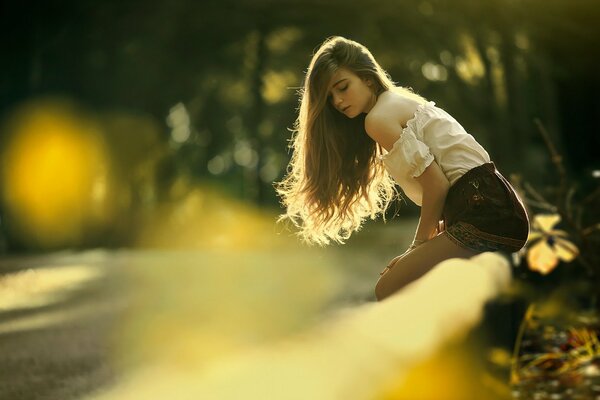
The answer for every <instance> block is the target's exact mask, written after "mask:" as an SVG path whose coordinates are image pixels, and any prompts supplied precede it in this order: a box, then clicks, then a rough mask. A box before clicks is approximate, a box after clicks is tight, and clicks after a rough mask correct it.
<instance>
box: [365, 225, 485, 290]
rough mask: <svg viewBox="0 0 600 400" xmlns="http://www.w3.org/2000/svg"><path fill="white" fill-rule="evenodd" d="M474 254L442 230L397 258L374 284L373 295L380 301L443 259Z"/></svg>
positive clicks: (469, 256) (468, 256) (466, 256)
mask: <svg viewBox="0 0 600 400" xmlns="http://www.w3.org/2000/svg"><path fill="white" fill-rule="evenodd" d="M476 254H478V252H475V251H473V250H469V249H466V248H464V247H462V246H459V245H457V244H456V243H454V242H453V241H452V240H451V239H450V238H449V237H448V234H447V233H446V232H442V233H441V234H439V235H437V236H436V237H434V238H433V239H431V240H428V241H427V242H425V243H423V244H422V245H420V246H419V247H417V248H416V249H414V250H413V251H411V252H410V253H408V254H407V255H406V256H404V257H402V258H401V259H399V260H397V261H396V263H395V264H394V265H393V266H392V267H391V269H389V270H388V271H387V272H386V273H385V274H383V275H382V276H381V277H380V278H379V281H378V282H377V284H376V285H375V296H376V297H377V300H378V301H381V300H383V299H384V298H386V297H388V296H390V295H391V294H393V293H395V292H396V291H398V290H400V289H402V288H403V287H404V286H406V285H408V284H409V283H411V282H413V281H415V280H416V279H418V278H420V277H421V276H423V275H425V274H426V273H427V272H429V271H430V270H431V269H432V268H433V267H435V266H436V265H437V264H439V263H440V262H442V261H444V260H447V259H449V258H471V257H473V256H474V255H476Z"/></svg>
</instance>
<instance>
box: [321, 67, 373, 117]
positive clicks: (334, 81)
mask: <svg viewBox="0 0 600 400" xmlns="http://www.w3.org/2000/svg"><path fill="white" fill-rule="evenodd" d="M370 85H371V84H370V82H367V81H365V80H363V79H361V78H360V77H359V76H358V75H356V74H355V73H353V72H351V71H350V70H348V69H346V68H339V69H338V70H337V72H336V73H335V74H333V77H332V78H331V81H330V83H329V101H330V102H331V104H332V105H333V107H334V108H335V109H336V110H338V111H339V112H341V113H342V114H344V115H345V116H347V117H348V118H354V117H356V116H357V115H359V114H362V113H368V112H369V111H370V110H371V108H373V106H374V105H375V102H376V100H377V97H376V96H375V93H374V92H373V90H372V89H371V86H370Z"/></svg>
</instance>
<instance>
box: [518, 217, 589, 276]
mask: <svg viewBox="0 0 600 400" xmlns="http://www.w3.org/2000/svg"><path fill="white" fill-rule="evenodd" d="M559 222H560V215H558V214H538V215H536V216H535V217H534V219H533V227H532V228H533V229H532V231H531V232H530V233H529V237H528V238H527V243H528V245H529V246H528V251H527V263H528V264H529V268H530V269H531V270H533V271H538V272H540V273H541V274H542V275H546V274H548V273H549V272H551V271H552V270H553V269H554V268H555V267H556V265H557V264H558V260H559V259H560V260H562V261H565V262H570V261H573V260H574V259H575V257H577V255H578V254H579V249H578V248H577V246H575V245H574V244H573V243H572V242H570V241H569V240H567V239H565V238H566V237H567V236H568V234H567V232H565V231H563V230H560V229H554V226H555V225H557V224H558V223H559ZM533 242H537V243H536V244H534V245H532V244H533Z"/></svg>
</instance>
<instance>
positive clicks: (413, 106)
mask: <svg viewBox="0 0 600 400" xmlns="http://www.w3.org/2000/svg"><path fill="white" fill-rule="evenodd" d="M419 104H420V103H419V102H418V101H416V100H414V99H411V98H408V97H405V96H402V95H401V94H399V93H396V92H393V91H390V90H388V91H385V92H383V93H381V94H380V95H379V97H378V98H377V103H375V106H373V109H372V110H371V111H370V112H369V115H371V114H373V115H372V117H375V118H391V119H393V120H396V121H398V122H399V123H400V125H402V126H406V121H408V120H409V119H411V118H412V117H413V116H414V114H415V112H416V111H417V107H418V106H419ZM369 115H367V117H369Z"/></svg>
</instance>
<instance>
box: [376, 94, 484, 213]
mask: <svg viewBox="0 0 600 400" xmlns="http://www.w3.org/2000/svg"><path fill="white" fill-rule="evenodd" d="M380 160H381V162H383V164H384V165H385V168H386V170H387V171H388V173H389V174H390V175H391V176H392V178H393V179H394V181H395V182H396V183H397V184H398V185H399V186H400V187H401V188H402V191H403V192H404V194H405V195H406V196H407V197H408V198H409V199H410V200H411V201H412V202H413V203H415V204H416V205H418V206H420V205H421V204H422V197H423V191H422V189H421V185H420V184H419V182H417V180H416V179H414V178H415V177H417V176H419V175H421V174H422V173H423V171H424V170H425V168H427V167H428V166H429V164H431V162H432V161H433V160H435V161H436V162H437V164H438V165H439V166H440V168H441V169H442V171H443V172H444V174H445V175H446V178H448V181H449V182H450V185H453V184H454V182H456V181H457V180H458V178H460V177H461V176H462V175H463V174H464V173H465V172H467V171H468V170H470V169H471V168H474V167H477V166H479V165H481V164H485V163H488V162H490V156H489V154H488V153H487V151H485V149H484V148H483V147H482V146H481V145H480V144H479V143H478V142H477V141H476V140H475V138H474V137H473V136H471V135H470V134H468V133H467V132H466V131H465V129H464V128H463V127H462V126H461V125H460V124H459V123H458V122H457V121H456V120H455V119H454V118H453V117H452V116H451V115H450V114H448V113H447V112H446V111H444V110H443V109H441V108H439V107H436V106H435V102H433V101H428V102H426V103H424V104H420V105H419V106H418V107H417V110H416V111H415V114H414V116H413V117H412V118H411V119H410V120H408V121H407V123H406V128H404V129H403V131H402V135H401V136H400V138H399V139H398V140H397V141H396V142H395V143H394V145H393V147H392V149H391V150H390V151H389V152H387V153H385V154H383V155H381V156H380Z"/></svg>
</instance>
